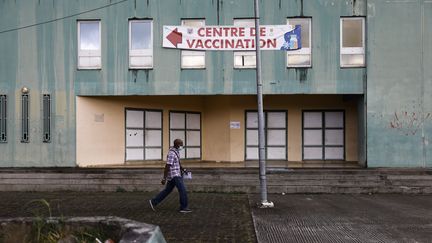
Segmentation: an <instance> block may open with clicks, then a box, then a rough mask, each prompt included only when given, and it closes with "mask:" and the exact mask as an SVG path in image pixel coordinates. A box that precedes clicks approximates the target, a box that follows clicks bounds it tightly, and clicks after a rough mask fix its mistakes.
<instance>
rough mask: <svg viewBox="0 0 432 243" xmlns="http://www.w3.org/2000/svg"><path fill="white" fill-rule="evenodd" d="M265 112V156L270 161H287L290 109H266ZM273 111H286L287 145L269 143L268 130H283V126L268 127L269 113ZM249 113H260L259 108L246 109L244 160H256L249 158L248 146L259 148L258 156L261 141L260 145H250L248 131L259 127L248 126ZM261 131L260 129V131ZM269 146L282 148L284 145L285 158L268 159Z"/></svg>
mask: <svg viewBox="0 0 432 243" xmlns="http://www.w3.org/2000/svg"><path fill="white" fill-rule="evenodd" d="M263 112H264V121H265V122H264V135H265V138H264V140H265V145H264V147H265V158H266V160H270V161H286V160H288V110H264V111H263ZM271 112H276V113H277V112H279V113H282V112H283V113H285V146H281V145H268V136H267V135H268V133H267V131H268V130H282V128H269V127H268V124H269V123H268V113H271ZM248 113H258V111H257V110H245V113H244V114H245V118H244V120H245V126H244V127H245V129H244V133H245V135H244V138H245V139H244V145H245V146H244V148H245V150H244V160H245V161H256V159H249V158H248V157H247V148H248V147H252V148H258V156H259V141H258V145H256V146H255V145H252V146H251V145H248V144H247V142H248V140H247V131H248V130H257V131H258V129H259V128H258V127H257V128H249V127H248V123H247V114H248ZM258 132H259V131H258ZM258 140H259V137H258ZM268 147H273V148H282V147H284V148H285V158H284V159H268V149H267V148H268Z"/></svg>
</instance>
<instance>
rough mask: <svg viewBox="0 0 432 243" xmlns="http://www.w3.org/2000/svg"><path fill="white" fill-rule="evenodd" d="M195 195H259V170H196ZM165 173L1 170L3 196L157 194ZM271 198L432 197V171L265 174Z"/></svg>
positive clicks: (271, 171)
mask: <svg viewBox="0 0 432 243" xmlns="http://www.w3.org/2000/svg"><path fill="white" fill-rule="evenodd" d="M192 171H193V179H192V180H185V183H186V185H187V188H188V190H190V191H196V192H245V193H250V192H252V193H257V192H259V190H260V182H259V176H258V169H257V168H215V169H210V168H195V169H193V170H192ZM161 177H162V170H161V169H80V168H37V169H35V168H23V169H0V191H157V190H161V189H162V188H163V186H161V185H160V179H161ZM267 185H268V192H269V193H432V170H431V169H289V170H287V169H284V168H270V169H269V170H268V172H267Z"/></svg>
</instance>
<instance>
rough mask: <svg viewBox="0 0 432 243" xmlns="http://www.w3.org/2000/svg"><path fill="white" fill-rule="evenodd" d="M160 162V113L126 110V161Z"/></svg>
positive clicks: (157, 111)
mask: <svg viewBox="0 0 432 243" xmlns="http://www.w3.org/2000/svg"><path fill="white" fill-rule="evenodd" d="M141 160H162V111H160V110H141V109H126V161H141Z"/></svg>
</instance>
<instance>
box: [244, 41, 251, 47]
mask: <svg viewBox="0 0 432 243" xmlns="http://www.w3.org/2000/svg"><path fill="white" fill-rule="evenodd" d="M250 41H251V39H245V40H244V42H245V44H246V48H249V42H250Z"/></svg>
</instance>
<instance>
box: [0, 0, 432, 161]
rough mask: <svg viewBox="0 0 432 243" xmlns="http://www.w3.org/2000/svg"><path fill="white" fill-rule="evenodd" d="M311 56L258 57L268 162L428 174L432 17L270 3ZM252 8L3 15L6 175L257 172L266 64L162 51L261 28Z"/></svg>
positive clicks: (39, 8) (59, 4)
mask: <svg viewBox="0 0 432 243" xmlns="http://www.w3.org/2000/svg"><path fill="white" fill-rule="evenodd" d="M260 4H261V5H260V10H261V18H260V23H261V24H262V25H284V24H292V25H301V26H302V42H301V44H302V49H301V50H298V51H292V52H285V51H262V80H263V92H264V110H265V123H266V124H265V131H266V158H267V160H275V161H286V162H287V164H288V165H290V163H292V164H294V163H303V164H307V163H311V162H313V163H316V162H323V163H325V162H328V161H330V162H331V161H338V162H341V163H344V162H346V163H352V162H354V163H357V164H359V165H360V166H362V167H431V166H432V148H431V145H430V144H429V140H431V136H432V95H431V94H432V69H431V68H430V67H432V1H429V0H408V1H397V0H389V1H381V0H357V1H355V0H341V1H339V0H311V1H303V0H278V1H260ZM253 18H254V6H253V1H252V0H232V1H226V0H116V1H108V0H96V1H88V0H72V1H53V0H38V1H36V0H31V1H29V0H16V1H12V0H4V1H0V119H1V120H0V125H1V126H0V166H1V167H33V166H35V167H51V166H62V167H63V166H65V167H73V166H83V167H85V166H105V165H130V164H137V165H138V164H146V163H150V162H154V161H161V160H163V159H164V154H166V152H167V151H168V149H169V146H170V144H171V143H172V140H173V139H174V138H181V139H183V140H184V141H185V150H184V151H183V152H182V157H183V158H184V159H188V160H191V161H197V162H198V163H199V162H200V161H216V162H219V161H223V162H244V163H249V162H252V161H256V160H257V159H258V142H257V141H258V140H257V134H258V132H257V112H256V110H257V104H256V79H255V54H254V52H250V51H185V50H179V49H168V48H163V47H162V39H163V26H164V25H179V26H180V25H185V26H194V27H200V26H208V25H212V26H215V25H216V26H232V25H235V26H251V25H253Z"/></svg>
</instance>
